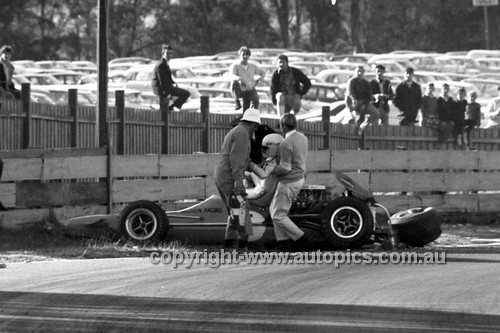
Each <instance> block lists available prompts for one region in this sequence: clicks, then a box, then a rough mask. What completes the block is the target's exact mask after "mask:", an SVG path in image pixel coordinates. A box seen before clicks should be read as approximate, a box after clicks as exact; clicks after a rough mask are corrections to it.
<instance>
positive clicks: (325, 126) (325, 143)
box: [321, 105, 331, 150]
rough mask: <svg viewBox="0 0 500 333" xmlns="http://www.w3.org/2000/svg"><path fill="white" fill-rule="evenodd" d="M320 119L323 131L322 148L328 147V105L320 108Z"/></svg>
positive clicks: (329, 133) (329, 132)
mask: <svg viewBox="0 0 500 333" xmlns="http://www.w3.org/2000/svg"><path fill="white" fill-rule="evenodd" d="M321 120H322V122H323V131H324V132H325V136H324V137H323V149H325V150H326V149H330V135H331V131H330V107H329V106H328V105H327V106H323V107H322V108H321Z"/></svg>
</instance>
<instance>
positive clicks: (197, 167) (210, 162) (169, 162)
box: [160, 154, 219, 177]
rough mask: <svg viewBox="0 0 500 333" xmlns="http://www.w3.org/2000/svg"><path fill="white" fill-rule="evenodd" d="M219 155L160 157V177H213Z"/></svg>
mask: <svg viewBox="0 0 500 333" xmlns="http://www.w3.org/2000/svg"><path fill="white" fill-rule="evenodd" d="M218 159H219V154H193V155H168V156H165V155H164V156H162V157H161V170H160V173H161V175H162V177H167V176H176V177H187V176H208V175H210V176H211V175H213V173H214V169H215V165H216V163H217V161H218Z"/></svg>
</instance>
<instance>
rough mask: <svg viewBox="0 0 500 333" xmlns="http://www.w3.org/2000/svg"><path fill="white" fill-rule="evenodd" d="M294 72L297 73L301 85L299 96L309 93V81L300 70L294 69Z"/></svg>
mask: <svg viewBox="0 0 500 333" xmlns="http://www.w3.org/2000/svg"><path fill="white" fill-rule="evenodd" d="M296 71H297V72H298V73H299V81H300V83H302V88H301V89H300V92H299V94H300V96H304V95H305V94H307V92H308V91H309V88H311V80H309V78H308V77H307V75H305V74H304V73H303V72H302V71H301V70H299V69H296Z"/></svg>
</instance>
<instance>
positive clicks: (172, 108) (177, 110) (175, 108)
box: [168, 105, 181, 112]
mask: <svg viewBox="0 0 500 333" xmlns="http://www.w3.org/2000/svg"><path fill="white" fill-rule="evenodd" d="M168 109H169V110H170V111H174V112H179V111H181V109H179V108H178V107H177V106H174V105H170V106H169V107H168Z"/></svg>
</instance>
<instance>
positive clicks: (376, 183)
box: [369, 172, 410, 192]
mask: <svg viewBox="0 0 500 333" xmlns="http://www.w3.org/2000/svg"><path fill="white" fill-rule="evenodd" d="M409 187H410V174H409V173H403V172H374V173H372V174H371V175H370V187H369V188H370V191H372V192H407V191H409V190H410V189H409Z"/></svg>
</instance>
